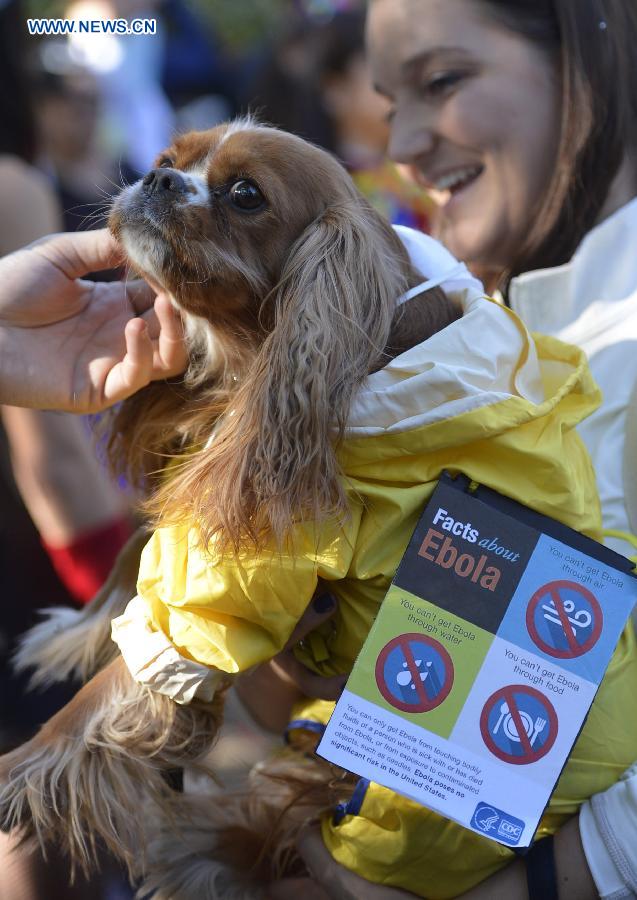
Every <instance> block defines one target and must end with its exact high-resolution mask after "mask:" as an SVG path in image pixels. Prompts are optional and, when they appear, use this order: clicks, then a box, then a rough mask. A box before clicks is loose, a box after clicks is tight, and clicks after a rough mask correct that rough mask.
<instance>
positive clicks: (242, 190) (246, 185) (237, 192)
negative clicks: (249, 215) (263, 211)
mask: <svg viewBox="0 0 637 900" xmlns="http://www.w3.org/2000/svg"><path fill="white" fill-rule="evenodd" d="M229 196H230V200H231V201H232V203H233V204H234V206H236V207H237V208H238V209H245V210H251V211H252V210H255V209H259V208H260V207H261V206H263V204H264V203H265V197H264V196H263V194H262V193H261V191H260V190H259V188H258V187H257V186H256V184H253V183H252V182H251V181H245V180H244V181H237V182H236V184H233V185H232V187H231V188H230V191H229Z"/></svg>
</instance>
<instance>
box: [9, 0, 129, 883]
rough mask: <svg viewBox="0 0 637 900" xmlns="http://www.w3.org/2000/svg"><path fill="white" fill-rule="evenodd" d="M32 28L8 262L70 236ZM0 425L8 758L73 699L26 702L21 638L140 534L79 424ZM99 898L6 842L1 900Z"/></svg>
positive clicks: (12, 109) (35, 421)
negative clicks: (22, 250) (42, 613)
mask: <svg viewBox="0 0 637 900" xmlns="http://www.w3.org/2000/svg"><path fill="white" fill-rule="evenodd" d="M24 21H25V17H24V13H23V11H22V9H21V8H20V6H19V4H18V3H17V2H14V0H12V2H9V3H5V5H4V6H3V7H2V8H0V44H1V45H2V46H0V113H1V114H2V117H3V123H4V128H3V130H2V133H1V135H0V255H2V256H3V255H5V254H7V253H9V252H11V251H12V250H15V249H17V248H18V247H20V246H22V245H24V244H27V243H29V242H31V241H33V240H35V239H36V238H39V237H41V236H42V235H43V234H46V233H49V232H52V231H57V230H59V229H60V227H61V215H60V209H59V205H58V203H57V202H56V197H55V195H54V193H53V191H52V190H51V188H50V186H49V184H48V182H47V179H46V177H45V176H44V175H42V174H41V173H40V172H39V171H38V170H37V169H36V168H34V166H33V165H32V163H33V161H34V160H35V159H36V157H37V155H38V151H39V148H38V144H37V133H36V128H35V123H34V118H33V110H32V105H31V98H30V95H29V90H28V84H27V75H26V73H25V69H24V62H25V55H26V52H27V49H28V48H27V47H26V46H25V41H23V40H22V38H23V35H24V30H25V29H24ZM2 423H3V426H4V427H3V429H2V430H1V431H0V498H1V502H0V584H1V585H2V615H1V617H0V682H1V686H0V722H1V727H0V750H1V751H2V752H6V751H8V750H10V749H11V747H12V746H14V745H16V744H19V743H22V742H23V741H24V740H26V739H28V738H29V737H30V735H31V734H32V733H33V732H34V731H35V729H36V728H37V727H38V726H39V725H40V724H41V722H43V721H45V720H46V719H48V718H49V717H50V715H52V714H53V712H55V710H56V709H57V708H58V707H59V706H61V705H62V704H63V703H66V702H68V700H69V699H70V697H71V696H72V694H73V692H74V690H75V689H76V686H74V685H68V686H61V687H58V688H54V689H50V690H47V691H45V692H42V693H29V692H27V690H26V680H27V679H26V678H25V677H24V676H18V675H16V674H15V673H14V672H13V671H12V669H11V665H10V657H11V654H12V652H13V650H14V648H15V641H16V639H17V638H18V636H19V635H20V634H21V633H22V632H23V631H24V630H25V629H27V628H28V627H30V626H31V625H33V624H34V623H35V611H36V610H37V609H38V608H41V607H42V606H46V605H50V604H62V605H64V604H67V605H68V604H73V603H74V602H86V601H88V600H89V599H90V598H91V596H92V595H93V593H94V592H95V591H96V590H97V588H98V587H99V585H100V583H101V581H102V579H103V578H104V577H105V575H106V573H107V572H108V570H109V569H110V567H111V565H112V563H113V561H114V558H115V555H116V553H117V552H118V550H119V548H120V547H121V545H122V543H123V541H124V540H125V539H126V537H127V535H128V534H129V533H130V530H131V525H130V521H129V516H128V509H127V506H128V505H127V502H126V500H125V499H124V497H123V496H122V495H121V494H120V493H119V492H118V491H117V490H116V488H115V487H114V486H113V484H112V483H111V482H110V479H109V478H108V477H107V476H106V475H105V473H104V471H103V469H102V467H101V465H100V464H99V462H98V460H97V458H96V456H95V453H94V451H93V449H92V446H91V443H90V438H89V435H88V433H87V430H86V427H85V424H84V422H83V420H82V419H80V418H78V417H74V416H70V415H66V414H58V413H52V412H36V411H34V410H26V409H15V408H13V407H4V408H3V409H2ZM16 485H17V488H18V489H19V493H18V490H17V489H16ZM20 494H21V497H22V500H21V499H20ZM25 507H26V509H25ZM27 509H28V512H29V513H30V517H29V515H28V514H27V511H26V510H27ZM31 520H33V522H35V525H36V527H37V530H36V528H34V526H33V524H32V522H31ZM41 541H42V542H43V543H44V544H45V546H46V547H47V549H48V553H46V552H45V550H44V548H43V546H42V543H41ZM56 568H57V570H58V572H59V575H58V574H56V572H55V569H56ZM113 878H114V881H113V885H112V887H113V890H119V891H120V893H119V896H120V897H122V898H123V897H126V896H130V895H127V894H126V893H122V892H121V891H122V890H124V889H123V888H120V887H119V886H118V876H113ZM101 896H104V895H103V894H102V882H101V880H100V882H99V883H98V882H97V881H96V882H95V883H91V884H89V883H87V882H85V881H84V879H82V878H79V879H77V880H76V882H75V883H74V885H73V886H71V885H70V883H69V872H68V867H67V864H66V862H65V861H64V860H62V859H58V858H56V856H55V854H54V853H50V855H49V858H48V860H47V861H46V862H45V861H44V860H43V858H42V857H41V855H40V854H39V852H34V853H30V852H28V851H26V850H24V849H23V848H20V849H16V848H14V846H13V844H12V841H11V839H10V838H9V837H7V836H6V835H0V900H45V898H46V900H58V898H59V900H82V898H88V897H91V898H92V900H96V898H99V897H101ZM111 896H115V895H114V894H112V895H111Z"/></svg>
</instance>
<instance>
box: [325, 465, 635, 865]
mask: <svg viewBox="0 0 637 900" xmlns="http://www.w3.org/2000/svg"><path fill="white" fill-rule="evenodd" d="M470 488H471V486H470V484H469V481H468V479H466V478H465V477H464V476H458V477H457V478H455V479H452V478H450V477H449V476H447V475H445V476H443V478H442V479H441V480H440V482H439V484H438V487H437V488H436V491H435V492H434V494H433V496H432V498H431V500H430V502H429V503H428V505H427V507H426V509H425V511H424V513H423V515H422V517H421V519H420V522H419V523H418V526H417V527H416V530H415V531H414V534H413V536H412V539H411V541H410V544H409V547H408V548H407V550H406V552H405V555H404V557H403V559H402V561H401V564H400V566H399V568H398V571H397V573H396V576H395V578H394V581H393V583H392V585H391V587H390V589H389V591H388V593H387V596H386V598H385V600H384V602H383V604H382V606H381V609H380V611H379V614H378V616H377V619H376V621H375V623H374V626H373V628H372V630H371V631H370V634H369V637H368V639H367V641H366V642H365V645H364V646H363V649H362V650H361V653H360V655H359V657H358V659H357V661H356V665H355V666H354V669H353V671H352V674H351V676H350V678H349V681H348V683H347V686H346V689H345V691H344V692H343V695H342V697H341V699H340V700H339V702H338V704H337V706H336V708H335V710H334V713H333V715H332V717H331V719H330V721H329V724H328V726H327V729H326V731H325V734H324V736H323V738H322V740H321V743H320V744H319V747H318V753H319V754H320V755H321V756H323V757H324V758H326V759H328V760H330V761H331V762H334V763H336V764H338V765H340V766H342V767H343V768H345V769H348V770H350V771H351V772H355V773H356V774H358V775H361V776H363V777H365V778H369V779H370V780H372V781H375V782H377V783H379V784H382V785H384V786H385V787H388V788H391V789H392V790H395V791H397V792H399V793H401V794H404V795H405V796H407V797H410V798H411V799H413V800H416V801H417V802H419V803H422V804H423V805H425V806H428V807H430V808H431V809H433V810H435V811H437V812H439V813H441V814H442V815H444V816H446V817H448V818H450V819H454V820H455V821H456V822H459V823H460V824H461V825H464V826H465V827H467V828H471V829H472V830H474V831H478V832H480V833H481V834H484V835H486V836H488V837H490V838H492V839H493V840H495V841H498V842H499V843H502V844H506V845H508V846H515V847H527V846H529V845H530V844H531V842H532V839H533V835H534V833H535V830H536V828H537V825H538V823H539V820H540V818H541V816H542V813H543V811H544V808H545V806H546V804H547V803H548V800H549V798H550V795H551V793H552V791H553V788H554V787H555V784H556V782H557V780H558V778H559V775H560V773H561V771H562V768H563V767H564V765H565V763H566V760H567V758H568V755H569V753H570V751H571V748H572V747H573V744H574V743H575V740H576V738H577V736H578V734H579V732H580V730H581V728H582V725H583V723H584V720H585V718H586V715H587V713H588V710H589V708H590V706H591V704H592V702H593V699H594V697H595V693H596V691H597V689H598V687H599V684H600V682H601V680H602V677H603V675H604V672H605V670H606V667H607V666H608V663H609V662H610V659H611V656H612V654H613V651H614V649H615V646H616V644H617V641H618V640H619V636H620V634H621V631H622V629H623V627H624V625H625V623H626V620H627V618H628V616H629V614H630V611H631V609H632V607H633V605H634V603H635V600H636V599H637V579H636V578H635V577H634V576H633V575H632V574H631V573H632V568H633V566H632V563H631V562H630V561H629V560H627V559H625V558H624V557H622V556H619V555H618V554H616V553H614V552H612V551H610V550H608V549H607V548H605V547H603V546H602V545H600V544H597V543H595V542H594V541H591V540H589V539H588V538H585V537H583V536H582V535H580V534H578V533H577V532H575V531H572V530H571V529H569V528H566V527H565V526H563V525H561V524H560V523H558V522H555V521H554V520H552V519H548V518H546V517H544V516H540V515H538V514H537V513H534V512H532V511H531V510H529V509H527V508H525V507H522V506H520V505H519V504H517V503H514V502H513V501H511V500H508V499H507V498H504V497H502V496H500V495H499V494H496V493H495V492H493V491H490V490H488V489H486V488H478V489H477V490H476V491H472V490H471V489H470Z"/></svg>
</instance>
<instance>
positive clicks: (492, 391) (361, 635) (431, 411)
mask: <svg viewBox="0 0 637 900" xmlns="http://www.w3.org/2000/svg"><path fill="white" fill-rule="evenodd" d="M398 230H399V233H400V235H401V237H402V239H403V240H404V242H405V244H406V245H407V247H408V249H409V252H410V254H411V256H412V260H413V262H414V263H415V265H416V266H417V267H418V268H419V269H420V270H421V271H422V272H423V273H424V274H425V275H428V276H431V275H432V274H434V275H435V274H437V273H444V272H449V273H451V274H450V276H449V277H448V278H447V279H443V280H442V281H441V283H442V287H443V289H444V290H445V291H446V292H447V293H448V294H449V295H450V296H455V297H457V299H458V301H459V302H461V303H462V306H463V309H464V315H463V317H462V318H461V319H459V320H458V321H456V322H454V323H453V324H452V325H450V326H448V327H447V328H446V329H444V331H442V332H440V333H438V334H436V335H434V336H433V337H432V338H430V339H429V340H427V341H426V342H425V343H423V344H420V345H418V346H416V347H414V348H412V349H411V350H408V351H407V352H405V353H403V354H402V355H400V356H398V357H397V358H396V359H394V360H393V361H392V362H390V363H389V364H388V365H387V366H386V367H385V368H384V369H382V370H381V371H379V372H376V373H375V374H373V375H370V376H369V378H368V379H367V381H366V382H365V384H364V386H363V388H362V389H361V391H360V392H359V394H358V395H357V397H356V399H355V401H354V404H353V407H352V411H351V415H350V419H349V425H348V429H347V433H346V438H345V441H344V443H343V445H342V448H341V451H340V459H341V462H342V467H343V471H344V478H345V484H346V487H347V492H348V497H349V501H350V506H351V514H350V516H349V518H348V520H347V521H346V522H345V523H344V524H340V525H339V524H337V523H331V524H327V525H323V526H321V527H320V528H319V527H317V526H316V525H315V524H313V523H304V524H302V525H299V526H298V527H297V528H296V529H295V531H294V534H293V539H294V540H293V546H294V551H293V553H290V554H287V553H283V552H282V553H279V552H278V551H277V550H276V549H275V548H274V547H273V548H272V549H271V551H270V552H263V553H261V554H260V555H258V556H249V555H244V556H242V557H240V558H239V559H232V558H230V559H226V558H224V559H219V558H215V556H214V549H213V551H212V553H211V554H210V555H206V554H204V553H203V552H202V551H201V548H200V547H199V543H198V533H197V529H196V527H195V526H193V525H192V524H191V523H183V524H180V525H175V526H171V527H165V528H160V529H158V530H157V531H156V532H155V534H154V535H153V537H152V538H151V540H150V542H149V544H148V546H147V547H146V549H145V550H144V553H143V556H142V562H141V569H140V577H139V582H138V596H137V597H136V598H135V599H134V600H133V601H131V604H129V607H128V609H127V611H126V612H125V614H124V615H123V616H121V617H120V618H119V619H116V620H115V622H114V624H113V631H114V638H115V640H116V641H117V643H118V644H119V646H120V649H121V650H122V653H123V655H124V658H125V660H126V662H127V664H128V667H129V668H130V670H131V672H132V674H133V676H134V677H135V678H136V679H137V680H138V681H140V682H142V683H145V684H148V685H149V686H150V687H151V688H153V689H155V690H158V691H161V692H163V693H166V694H168V695H169V696H171V697H173V698H175V699H176V700H178V701H179V702H188V700H190V699H192V697H193V696H201V697H203V698H206V697H210V696H212V693H213V692H214V689H215V687H216V683H217V682H218V680H219V678H220V674H219V672H220V671H221V672H229V673H238V672H242V671H245V670H246V669H249V668H250V667H252V666H254V665H256V664H258V663H260V662H262V661H264V660H266V659H269V658H271V657H272V656H273V655H274V654H276V653H277V652H278V651H280V650H281V649H282V648H283V646H284V645H285V643H286V642H287V640H288V638H289V636H290V634H291V632H292V630H293V628H294V626H295V624H296V622H297V621H298V619H299V618H300V617H301V615H302V613H303V611H304V610H305V608H306V606H307V604H308V603H309V601H310V599H311V597H312V595H313V593H314V590H315V588H316V586H317V583H318V580H319V579H322V580H324V581H327V582H330V589H331V590H332V591H333V593H334V594H335V595H336V596H337V597H338V600H339V612H338V618H337V620H336V628H335V630H332V629H329V631H327V632H326V633H325V634H320V633H319V634H316V635H314V636H313V637H312V638H311V639H310V640H309V641H307V645H308V646H307V648H306V649H305V650H304V651H303V652H299V657H300V658H301V659H302V661H303V662H305V663H306V664H307V665H309V666H311V667H312V668H314V669H315V670H316V671H317V672H320V673H322V674H325V675H332V674H336V673H340V672H346V671H348V670H349V669H350V667H351V665H352V663H353V661H354V659H355V657H356V654H357V652H358V650H359V649H360V646H361V644H362V643H363V641H364V639H365V637H366V635H367V632H368V630H369V628H370V626H371V623H372V621H373V619H374V616H375V614H376V611H377V609H378V606H379V604H380V603H381V602H382V599H383V596H384V594H385V592H386V590H387V588H388V587H389V584H390V582H391V580H392V577H393V575H394V572H395V570H396V567H397V565H398V563H399V561H400V559H401V556H402V554H403V552H404V549H405V547H406V546H407V543H408V541H409V538H410V536H411V533H412V531H413V528H414V526H415V524H416V521H417V520H418V517H419V515H420V513H421V511H422V509H423V507H424V505H425V504H426V502H427V500H428V499H429V497H430V495H431V493H432V491H433V489H434V487H435V485H436V483H437V480H438V478H439V476H440V474H441V472H442V471H443V470H447V471H449V472H450V473H451V474H453V473H454V472H462V473H464V474H465V475H467V476H468V477H469V478H471V479H472V480H474V481H476V482H479V483H481V484H484V485H487V486H488V487H491V488H493V489H495V490H497V491H499V492H500V493H502V494H505V495H507V496H509V497H512V498H513V499H515V500H517V501H519V502H521V503H523V504H526V505H527V506H530V507H532V508H533V509H536V510H538V511H539V512H541V513H544V514H545V515H548V516H551V517H553V518H555V519H558V520H559V521H561V522H564V523H565V524H567V525H569V526H570V527H572V528H575V529H576V530H578V531H582V532H584V533H586V534H588V535H590V536H592V537H594V538H597V539H599V538H600V534H601V532H600V525H601V523H600V512H599V503H598V500H597V493H596V488H595V481H594V476H593V471H592V467H591V463H590V460H589V458H588V455H587V453H586V451H585V450H584V447H583V445H582V443H581V441H580V439H579V437H578V436H577V434H576V432H575V426H576V425H577V424H578V423H579V422H580V421H581V420H582V419H583V418H584V417H586V416H587V415H589V414H590V413H591V412H592V411H593V410H594V409H595V408H596V406H597V405H598V403H599V399H600V398H599V391H598V390H597V387H596V385H595V383H594V382H593V380H592V378H591V376H590V373H589V371H588V367H587V365H586V361H585V358H584V355H583V354H582V353H581V352H580V351H579V350H577V349H575V348H573V347H569V346H567V345H564V344H561V343H560V342H558V341H556V340H554V339H552V338H540V337H537V338H535V339H533V338H532V337H531V336H530V335H529V333H528V332H527V331H526V329H525V328H524V326H523V325H522V323H521V322H520V321H519V319H518V318H517V317H516V316H515V315H514V314H513V313H512V312H510V311H509V310H506V309H504V308H503V307H501V306H499V305H498V304H496V303H494V302H492V301H490V300H488V299H486V298H485V297H484V296H483V291H482V286H481V285H480V284H479V282H477V281H476V280H475V279H473V278H472V277H471V276H470V275H469V273H468V272H467V271H466V270H464V269H463V267H459V266H458V264H457V263H456V262H455V260H453V258H452V257H451V256H450V255H449V254H447V253H446V251H444V250H443V249H442V248H441V247H440V245H438V244H437V243H436V242H435V241H432V240H431V239H430V238H427V237H425V236H424V235H420V234H417V233H415V232H411V231H409V230H408V229H398ZM635 687H637V653H636V652H635V645H634V637H633V633H632V630H631V629H627V630H626V631H625V632H624V634H623V636H622V638H621V641H620V644H619V646H618V649H617V651H616V653H615V656H614V658H613V661H612V663H611V666H610V669H609V672H608V674H607V676H606V678H605V680H604V682H603V684H602V687H601V689H600V691H599V693H598V696H597V699H596V701H595V703H594V705H593V709H592V711H591V714H590V716H589V719H588V722H587V724H586V726H585V728H584V730H583V732H582V735H581V736H580V739H579V741H578V743H577V745H576V747H575V750H574V751H573V755H572V758H571V760H570V762H569V764H568V766H567V767H566V770H565V773H564V774H563V776H562V778H561V780H560V783H559V785H558V789H557V791H556V793H555V796H554V798H553V800H552V801H551V808H550V810H549V812H548V814H547V816H545V819H544V820H543V824H542V829H543V830H544V831H553V830H555V829H556V828H557V827H558V825H559V824H560V823H561V822H562V821H563V818H564V817H565V816H567V815H571V814H573V813H574V812H575V811H576V810H577V808H578V807H579V805H580V804H581V803H582V802H583V801H584V800H585V799H586V798H587V797H589V796H590V795H591V794H593V793H595V792H596V791H600V790H603V789H605V788H606V787H608V786H609V785H611V784H613V783H614V782H615V781H616V780H617V778H618V776H619V775H620V773H621V772H622V771H623V769H624V768H625V767H626V766H627V765H628V764H629V763H630V762H632V761H633V760H634V759H635V758H636V757H637V717H627V716H626V710H627V709H630V708H631V703H632V697H633V694H634V690H635ZM326 714H329V710H328V708H327V707H326V705H325V704H321V703H319V704H311V705H310V708H306V709H305V710H304V711H303V716H304V717H305V718H308V719H316V720H322V721H325V715H326ZM630 718H635V719H636V721H634V722H633V721H630ZM611 737H612V738H613V739H614V740H613V741H611V740H609V738H611ZM615 738H616V739H615ZM323 834H324V838H325V841H326V843H327V846H328V847H329V849H330V850H331V852H332V853H333V855H334V856H335V858H336V859H337V860H338V861H339V862H342V863H343V864H344V865H346V866H348V867H349V868H352V869H354V870H355V871H357V872H358V873H359V874H361V875H363V876H364V877H366V878H368V879H370V880H372V881H377V882H381V883H385V884H391V885H395V886H399V887H402V888H405V889H407V890H410V891H412V892H414V893H418V894H421V895H424V896H427V897H432V898H439V897H440V898H443V897H452V896H456V895H457V894H459V893H461V892H463V891H464V890H466V889H468V888H469V887H471V886H472V885H474V884H476V883H477V882H479V881H481V880H482V879H483V878H485V877H486V876H487V875H489V874H490V873H491V872H493V871H495V870H496V869H497V868H499V867H500V866H501V865H503V864H504V863H505V862H507V861H508V860H509V859H510V858H511V851H509V850H508V849H506V848H504V847H501V846H500V845H497V844H495V843H493V842H491V841H489V840H487V839H485V838H481V837H480V836H479V835H477V834H474V833H472V832H470V831H468V830H465V829H463V828H461V827H460V826H458V825H456V824H454V823H452V822H449V821H448V820H446V819H443V818H442V817H440V816H438V815H436V814H434V813H432V812H430V811H429V810H427V809H425V808H423V807H421V806H419V805H418V804H416V803H413V802H412V801H409V800H406V799H404V798H401V797H399V796H398V795H396V794H393V793H391V792H390V791H387V790H385V789H384V788H380V787H378V786H376V785H372V786H371V787H370V789H369V790H368V792H367V794H366V796H365V798H364V801H363V804H362V808H361V809H360V813H359V815H347V816H345V818H344V819H343V820H342V821H341V823H340V824H339V825H338V826H335V825H333V824H332V823H331V822H330V821H327V820H326V821H325V822H324V828H323Z"/></svg>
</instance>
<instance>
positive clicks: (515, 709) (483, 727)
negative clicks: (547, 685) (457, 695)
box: [480, 684, 558, 766]
mask: <svg viewBox="0 0 637 900" xmlns="http://www.w3.org/2000/svg"><path fill="white" fill-rule="evenodd" d="M520 695H522V696H527V697H529V698H530V704H531V705H529V709H528V710H524V709H523V710H520V705H521V703H520V699H519V698H520ZM498 704H500V707H499V710H496V715H497V713H498V712H500V715H499V716H498V719H497V721H496V725H495V726H494V728H493V730H492V729H491V728H490V727H489V717H490V716H491V714H492V712H493V710H494V709H495V708H496V707H497V706H498ZM538 710H539V711H540V712H541V714H542V715H541V716H540V715H539V714H538ZM529 712H531V713H532V714H531V715H529ZM522 714H524V716H525V718H526V719H527V720H529V721H530V724H531V728H532V731H531V734H530V735H529V734H528V733H527V729H526V727H525V724H524V721H523V719H522ZM505 715H506V717H507V719H509V721H510V723H511V725H512V727H513V728H514V729H515V734H516V736H517V739H518V742H519V744H520V747H521V750H522V753H521V754H515V753H508V752H507V751H506V750H505V749H504V748H503V747H501V746H500V744H499V743H498V742H497V741H496V740H495V738H494V734H497V730H498V729H499V730H500V732H499V740H500V741H503V736H504V740H506V734H505V732H504V730H503V729H502V724H503V720H504V722H505V725H506V719H505V718H504V717H505ZM533 716H535V722H533ZM544 716H546V719H544V718H543V717H544ZM509 728H510V726H509ZM557 730H558V726H557V713H556V712H555V710H554V708H553V704H552V703H551V702H550V700H549V699H548V698H547V697H545V696H544V694H542V693H541V692H540V691H538V690H536V689H535V688H532V687H529V686H528V685H526V684H510V685H507V686H506V687H502V688H499V689H498V690H497V691H496V692H495V694H491V696H490V697H489V699H488V700H487V702H486V703H485V704H484V708H483V710H482V714H481V715H480V732H481V734H482V740H483V741H484V743H485V744H486V745H487V748H488V749H489V750H490V751H491V753H493V755H494V756H497V758H498V759H501V760H503V762H507V763H512V764H513V765H514V766H527V765H529V763H534V762H537V761H538V759H542V757H543V756H546V754H547V753H548V752H549V750H550V749H551V748H552V746H553V744H554V743H555V739H556V738H557ZM542 733H545V734H546V737H545V738H544V741H543V743H541V744H539V745H538V746H533V744H534V742H535V739H536V737H537V736H538V735H539V734H542ZM509 734H511V732H510V730H509ZM503 742H504V741H503Z"/></svg>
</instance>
